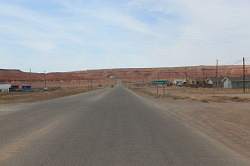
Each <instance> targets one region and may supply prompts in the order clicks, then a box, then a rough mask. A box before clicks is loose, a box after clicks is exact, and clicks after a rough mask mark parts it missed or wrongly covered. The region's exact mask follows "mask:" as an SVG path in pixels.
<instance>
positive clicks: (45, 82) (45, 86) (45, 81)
mask: <svg viewBox="0 0 250 166" xmlns="http://www.w3.org/2000/svg"><path fill="white" fill-rule="evenodd" d="M43 76H44V90H47V78H46V71H44V75H43Z"/></svg>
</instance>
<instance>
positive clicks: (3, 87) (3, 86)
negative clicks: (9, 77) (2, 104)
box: [0, 84, 11, 93]
mask: <svg viewBox="0 0 250 166" xmlns="http://www.w3.org/2000/svg"><path fill="white" fill-rule="evenodd" d="M10 87H11V85H10V84H0V92H5V93H9V91H10Z"/></svg>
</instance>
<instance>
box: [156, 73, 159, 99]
mask: <svg viewBox="0 0 250 166" xmlns="http://www.w3.org/2000/svg"><path fill="white" fill-rule="evenodd" d="M157 81H159V71H157ZM156 91H157V97H158V96H159V85H158V83H157V84H156Z"/></svg>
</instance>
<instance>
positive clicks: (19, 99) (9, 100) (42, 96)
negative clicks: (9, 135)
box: [0, 88, 94, 104]
mask: <svg viewBox="0 0 250 166" xmlns="http://www.w3.org/2000/svg"><path fill="white" fill-rule="evenodd" d="M93 90H94V89H93ZM87 91H90V90H88V89H84V88H57V89H51V90H48V91H36V92H14V93H9V94H0V104H14V103H15V104H16V103H28V102H36V101H43V100H49V99H54V98H59V97H64V96H70V95H75V94H79V93H84V92H87Z"/></svg>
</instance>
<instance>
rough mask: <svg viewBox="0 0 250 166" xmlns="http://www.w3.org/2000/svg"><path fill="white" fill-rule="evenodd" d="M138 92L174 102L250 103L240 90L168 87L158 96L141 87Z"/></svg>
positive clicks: (249, 97)
mask: <svg viewBox="0 0 250 166" xmlns="http://www.w3.org/2000/svg"><path fill="white" fill-rule="evenodd" d="M132 89H136V90H139V91H141V92H144V93H146V94H149V95H151V96H155V97H167V98H172V99H175V100H185V99H190V100H193V101H201V102H204V103H207V102H231V101H232V102H250V94H249V93H248V94H243V93H242V90H240V89H215V88H176V87H168V88H166V89H165V94H164V91H163V89H162V88H159V96H157V90H156V88H155V87H141V88H135V87H132Z"/></svg>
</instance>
